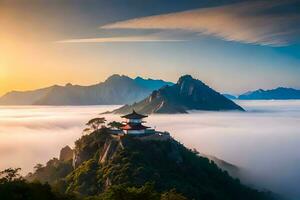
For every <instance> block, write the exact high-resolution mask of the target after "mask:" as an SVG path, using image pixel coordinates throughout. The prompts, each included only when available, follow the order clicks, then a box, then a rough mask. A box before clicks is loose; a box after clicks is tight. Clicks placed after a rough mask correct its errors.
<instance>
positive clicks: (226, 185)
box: [27, 126, 275, 200]
mask: <svg viewBox="0 0 300 200" xmlns="http://www.w3.org/2000/svg"><path fill="white" fill-rule="evenodd" d="M74 154H75V155H74V160H73V164H72V165H73V167H74V169H73V168H70V166H71V161H69V162H66V161H60V160H55V162H53V161H51V162H48V163H47V165H46V166H40V167H39V168H38V169H37V170H36V171H35V172H34V173H33V174H30V175H29V176H28V177H27V179H28V180H30V181H33V180H39V181H40V182H42V183H45V182H48V183H49V184H50V185H51V186H52V187H53V188H54V189H55V191H59V192H61V193H63V194H69V195H70V194H72V195H75V196H76V197H78V198H87V199H90V200H114V199H118V200H119V199H154V200H155V199H161V200H166V199H174V200H176V199H178V200H180V199H182V200H184V199H196V200H198V199H199V200H200V199H201V200H202V199H207V200H223V199H232V200H234V199H237V200H240V199H243V200H248V199H249V200H250V199H251V200H253V199H256V200H269V199H275V198H274V197H273V195H272V194H271V193H267V192H260V191H257V190H255V189H251V188H249V187H247V186H245V185H243V184H241V183H240V181H239V180H238V179H234V178H232V177H230V176H229V174H228V173H227V172H226V171H223V170H221V169H220V168H219V167H218V166H217V165H216V164H215V163H214V162H212V161H210V160H209V159H207V158H204V157H201V156H199V155H198V153H197V152H194V151H192V150H189V149H187V148H185V147H184V146H183V145H182V144H180V143H178V142H177V141H175V140H174V139H172V138H170V139H169V140H163V141H159V140H146V139H142V138H135V137H132V136H128V135H127V136H123V137H114V136H112V135H111V134H110V132H109V129H108V128H106V127H104V126H102V127H101V128H99V129H96V130H94V131H93V132H92V133H90V134H88V135H83V136H82V137H81V138H80V139H79V140H77V141H76V143H75V149H74ZM47 174H48V176H47ZM50 177H51V178H50ZM121 197H122V198H121ZM171 197H172V198H171Z"/></svg>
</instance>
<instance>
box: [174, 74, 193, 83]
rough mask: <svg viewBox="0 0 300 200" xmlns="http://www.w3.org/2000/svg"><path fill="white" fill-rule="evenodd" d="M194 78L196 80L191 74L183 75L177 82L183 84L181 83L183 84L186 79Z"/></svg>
mask: <svg viewBox="0 0 300 200" xmlns="http://www.w3.org/2000/svg"><path fill="white" fill-rule="evenodd" d="M193 80H195V79H194V78H193V77H192V76H191V75H188V74H186V75H183V76H181V77H180V78H179V79H178V81H177V84H178V85H181V84H183V83H184V82H186V81H193Z"/></svg>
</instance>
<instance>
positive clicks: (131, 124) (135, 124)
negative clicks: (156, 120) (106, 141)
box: [121, 110, 150, 135]
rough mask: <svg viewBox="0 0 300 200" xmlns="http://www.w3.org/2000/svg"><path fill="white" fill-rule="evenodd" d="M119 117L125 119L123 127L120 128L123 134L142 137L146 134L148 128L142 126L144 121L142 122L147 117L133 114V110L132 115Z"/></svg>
mask: <svg viewBox="0 0 300 200" xmlns="http://www.w3.org/2000/svg"><path fill="white" fill-rule="evenodd" d="M121 117H122V118H125V119H126V121H125V122H124V124H123V126H122V127H121V130H123V131H124V132H125V134H131V135H143V134H145V133H147V130H148V128H150V127H147V126H144V125H143V123H144V121H142V120H143V119H144V118H146V117H148V116H146V115H141V114H139V113H137V112H135V110H133V111H132V113H130V114H128V115H124V116H121Z"/></svg>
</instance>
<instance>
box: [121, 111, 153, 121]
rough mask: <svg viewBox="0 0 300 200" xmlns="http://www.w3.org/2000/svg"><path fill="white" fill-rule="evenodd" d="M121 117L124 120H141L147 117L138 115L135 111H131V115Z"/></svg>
mask: <svg viewBox="0 0 300 200" xmlns="http://www.w3.org/2000/svg"><path fill="white" fill-rule="evenodd" d="M121 117H122V118H126V119H143V118H145V117H148V116H147V115H142V114H139V113H137V112H135V110H133V111H132V113H130V114H127V115H123V116H121Z"/></svg>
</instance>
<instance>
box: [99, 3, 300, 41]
mask: <svg viewBox="0 0 300 200" xmlns="http://www.w3.org/2000/svg"><path fill="white" fill-rule="evenodd" d="M295 2H296V1H289V0H288V1H279V0H275V1H272V2H270V1H249V2H246V3H238V4H232V5H227V6H219V7H213V8H203V9H196V10H188V11H184V12H176V13H170V14H162V15H156V16H149V17H141V18H135V19H131V20H126V21H119V22H115V23H111V24H107V25H104V26H102V27H100V28H103V29H162V30H181V31H182V30H184V31H187V32H193V33H197V34H203V35H211V36H215V37H218V38H221V39H223V40H227V41H238V42H242V43H252V44H259V45H270V46H284V45H288V44H290V43H293V42H295V40H296V39H297V38H298V37H299V35H300V24H299V21H300V13H289V12H288V10H284V8H286V7H287V6H291V4H293V3H295ZM276 10H280V12H276ZM124 39H126V38H124ZM117 40H120V38H118V39H117ZM127 40H128V39H127ZM162 40H164V39H162ZM100 41H102V42H103V41H106V40H105V39H101V40H100ZM150 41H151V40H150Z"/></svg>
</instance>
